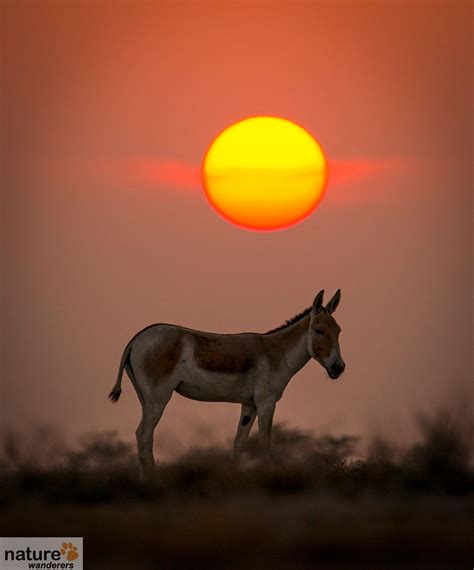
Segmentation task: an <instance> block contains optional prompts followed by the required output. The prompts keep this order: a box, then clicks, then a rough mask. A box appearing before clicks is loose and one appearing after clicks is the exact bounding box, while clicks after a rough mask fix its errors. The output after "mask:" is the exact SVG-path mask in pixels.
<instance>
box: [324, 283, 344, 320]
mask: <svg viewBox="0 0 474 570" xmlns="http://www.w3.org/2000/svg"><path fill="white" fill-rule="evenodd" d="M340 300H341V290H340V289H338V290H337V291H336V292H335V293H334V297H333V298H332V299H331V300H330V301H329V303H328V304H327V305H326V311H327V312H328V313H329V314H330V315H331V314H332V313H334V311H335V310H336V309H337V306H338V305H339V301H340Z"/></svg>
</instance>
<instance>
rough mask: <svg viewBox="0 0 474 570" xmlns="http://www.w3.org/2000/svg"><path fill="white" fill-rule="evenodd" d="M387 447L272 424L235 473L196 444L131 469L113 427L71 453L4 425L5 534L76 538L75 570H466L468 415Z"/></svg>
mask: <svg viewBox="0 0 474 570" xmlns="http://www.w3.org/2000/svg"><path fill="white" fill-rule="evenodd" d="M419 426H420V436H421V437H420V439H419V441H418V442H417V443H416V444H414V445H412V446H411V447H410V448H409V449H405V450H402V449H397V447H396V446H395V445H393V444H391V443H390V442H387V441H384V440H380V439H378V440H377V439H376V440H373V441H372V442H371V443H370V445H369V446H368V450H367V452H366V454H365V458H364V459H363V460H361V459H357V460H356V459H354V457H356V451H357V449H358V447H359V446H360V444H361V442H359V441H358V439H357V438H355V437H352V436H345V437H334V436H322V437H315V436H314V435H312V434H310V433H306V432H302V431H299V430H296V429H289V428H285V427H283V426H276V428H275V430H274V460H273V462H272V463H271V464H265V463H264V462H263V461H262V460H261V455H260V453H259V446H258V441H257V438H256V436H252V437H251V438H250V440H249V442H248V445H247V449H246V454H245V456H244V458H243V461H242V462H241V466H240V467H239V469H238V470H236V469H234V468H232V465H231V462H230V457H229V449H228V448H219V447H206V448H198V449H192V450H190V451H188V452H187V453H186V454H184V455H183V456H181V457H179V458H177V459H176V460H174V461H173V462H170V463H166V464H162V465H160V466H159V472H158V475H157V478H156V481H154V482H153V483H149V484H143V483H141V482H140V481H139V479H138V477H137V466H136V459H135V448H134V446H132V445H131V444H129V443H125V442H123V441H121V440H120V439H119V438H118V437H117V435H116V434H114V433H101V434H92V435H89V436H85V437H83V438H81V439H80V441H79V442H78V444H77V446H76V447H75V448H74V449H68V448H67V447H66V446H65V445H64V444H63V443H62V442H61V440H60V438H59V437H58V435H57V433H56V432H55V431H54V430H50V429H46V428H43V429H41V430H38V432H37V434H36V435H35V438H34V441H32V442H30V444H29V445H26V444H25V443H24V442H23V443H22V441H20V439H19V438H17V437H16V436H15V435H14V434H12V433H9V434H5V435H4V438H3V446H2V454H1V464H0V468H1V472H0V473H1V474H0V507H1V508H2V510H3V513H4V516H3V517H2V518H1V523H0V526H1V528H0V533H1V534H2V536H48V535H50V536H84V544H85V568H110V569H114V568H117V569H120V568H130V569H135V568H137V569H142V568H143V569H148V568H149V569H154V568H156V569H163V568H169V569H171V568H188V567H189V568H191V567H192V568H194V569H197V568H223V569H234V568H246V569H259V568H262V569H266V568H273V569H298V568H341V569H343V568H350V569H355V568H371V569H385V568H387V569H391V568H407V569H412V568H431V569H432V568H443V569H454V568H472V567H474V548H473V547H472V543H473V540H472V536H473V535H474V533H473V531H474V527H473V513H474V466H473V453H472V452H473V448H472V424H471V422H470V421H469V420H468V419H467V418H466V417H459V416H453V415H450V414H448V413H445V412H440V413H438V414H436V415H435V416H433V417H431V418H426V417H424V418H421V419H420V420H419Z"/></svg>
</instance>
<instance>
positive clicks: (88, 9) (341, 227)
mask: <svg viewBox="0 0 474 570" xmlns="http://www.w3.org/2000/svg"><path fill="white" fill-rule="evenodd" d="M0 10H1V15H2V30H1V41H2V45H1V56H2V62H1V73H2V76H1V88H2V100H1V123H2V126H1V137H2V141H1V142H2V159H3V164H2V168H3V172H2V174H1V177H2V183H1V186H2V199H3V207H4V208H3V221H2V234H3V236H2V238H3V239H2V242H3V250H2V256H3V258H2V278H3V283H2V286H3V299H2V300H3V307H2V321H1V322H2V337H3V341H2V349H3V354H2V358H3V363H2V366H1V370H2V400H1V406H2V410H1V415H2V419H3V422H4V423H5V425H6V426H8V427H13V428H17V429H25V428H27V427H28V426H31V425H34V424H37V423H43V422H46V423H52V424H58V425H60V426H61V427H63V428H64V432H65V434H68V435H75V434H77V433H80V432H84V431H89V430H95V429H100V430H101V429H118V430H119V431H120V433H121V434H122V435H123V436H125V437H130V438H131V437H132V436H133V432H134V430H135V428H136V425H137V423H138V421H139V413H140V410H139V404H138V400H137V397H136V395H135V393H134V391H133V389H132V388H131V386H130V383H129V381H128V379H126V380H125V381H124V394H123V396H122V399H121V400H120V403H119V404H118V406H115V407H114V406H111V405H110V404H109V403H108V402H107V399H106V395H107V393H108V392H109V390H110V388H111V386H112V385H113V383H114V381H115V376H116V371H117V368H118V364H119V360H120V357H121V354H122V350H123V348H124V346H125V344H126V343H127V341H128V340H129V338H130V337H131V336H133V335H134V334H135V332H137V331H138V330H140V329H141V328H143V327H144V326H146V325H148V324H150V323H154V322H174V323H179V324H182V325H185V326H189V327H193V328H198V329H204V330H210V331H221V332H239V331H244V330H255V331H265V330H268V329H269V328H273V327H274V326H277V325H278V324H280V323H281V322H283V321H284V320H285V319H287V318H289V317H291V316H292V315H293V314H294V313H296V312H299V311H300V310H302V309H304V308H305V307H306V306H308V305H309V304H310V303H311V302H312V300H313V297H314V295H315V294H316V293H317V292H318V291H319V290H320V289H323V288H324V289H325V290H326V291H327V295H328V297H329V295H332V294H333V292H334V291H335V290H336V289H337V288H338V287H340V288H341V289H342V302H341V305H340V308H339V309H338V311H337V313H336V317H337V319H338V321H339V323H340V325H341V326H342V329H343V333H342V336H341V348H342V354H343V357H344V359H345V361H346V364H347V368H346V372H345V374H344V377H343V379H341V380H340V381H338V382H335V383H334V382H331V381H329V380H328V379H327V376H326V374H325V373H324V371H323V370H322V369H321V368H320V367H319V366H318V365H317V364H316V363H315V362H310V363H309V364H308V365H307V366H306V368H304V369H303V371H302V372H301V373H300V374H298V376H297V377H295V378H294V379H293V380H292V382H291V383H290V385H289V386H288V388H287V390H286V392H285V395H284V397H283V399H282V400H281V401H280V403H279V405H278V407H277V415H276V419H277V420H280V421H286V422H288V423H289V424H290V425H293V426H299V427H302V428H310V429H313V430H315V431H316V432H318V431H321V430H328V429H329V430H333V431H335V432H342V431H348V430H349V431H352V430H354V431H362V432H367V431H368V430H372V431H373V430H378V431H380V432H381V433H389V434H391V435H393V434H397V433H398V434H399V435H400V437H401V438H402V439H403V438H404V437H407V434H409V433H410V430H411V429H412V426H413V416H414V414H415V413H416V412H418V411H420V410H429V409H431V408H433V407H434V406H437V405H439V404H442V403H444V402H448V401H450V400H451V399H452V398H453V395H456V394H464V397H466V395H468V394H470V395H472V384H471V382H472V357H471V346H472V336H471V335H472V332H471V323H472V320H471V315H472V312H471V307H472V305H471V303H472V301H471V260H472V257H471V251H472V241H471V227H472V226H471V223H472V219H471V212H472V209H471V206H472V205H471V185H472V180H471V177H470V176H471V174H470V159H471V152H472V141H471V132H470V121H471V108H470V98H469V97H470V72H471V71H470V64H469V57H470V52H471V49H472V46H471V45H470V43H471V42H470V28H469V22H470V19H471V12H470V3H469V2H465V3H463V2H439V3H438V2H420V3H416V2H406V3H403V2H378V3H375V2H373V3H365V2H357V1H351V2H347V3H344V2H331V3H329V2H324V3H317V2H303V3H296V2H291V3H290V2H288V3H272V2H262V3H257V2H242V3H230V2H220V3H198V2H188V3H185V2H183V3H160V2H155V3H147V4H145V3H140V2H136V3H133V4H132V3H125V2H123V3H118V2H117V3H116V2H107V3H105V2H104V3H102V4H101V3H90V2H82V3H69V2H68V3H56V2H55V3H47V2H37V3H32V2H25V3H22V2H16V3H2V4H1V7H0ZM259 114H265V115H277V116H281V117H285V118H288V119H290V120H294V121H296V122H298V123H299V124H301V125H303V126H304V127H305V128H307V129H308V130H309V131H310V132H311V133H312V134H313V135H314V136H315V137H316V138H317V139H318V141H319V142H320V143H321V145H322V146H323V148H324V149H325V151H326V153H327V156H328V159H329V161H330V164H331V165H332V167H333V170H332V171H331V172H330V181H329V187H328V191H327V194H326V197H325V199H324V200H323V202H322V203H321V205H320V206H319V208H318V209H317V211H316V212H315V213H314V215H313V216H312V217H310V218H309V219H308V220H306V221H305V222H303V223H302V224H300V225H298V226H296V227H294V228H291V229H288V230H285V231H280V232H274V233H255V232H251V231H245V230H242V229H238V228H236V227H234V226H232V225H230V224H229V223H227V222H225V221H224V220H222V219H221V218H220V217H219V216H218V215H217V214H216V213H215V212H214V210H213V209H212V208H211V207H210V206H209V204H208V203H207V202H206V200H205V198H204V195H203V192H202V191H201V189H200V187H199V183H195V180H196V173H197V171H198V170H197V169H198V168H199V164H200V162H201V160H202V157H203V154H204V152H205V151H206V148H207V146H208V145H209V143H210V141H211V140H212V138H213V137H214V136H215V135H216V134H217V133H218V132H219V131H221V130H222V129H223V128H224V127H225V126H227V125H229V124H231V123H233V122H235V121H236V120H238V119H241V118H244V117H247V116H250V115H259ZM238 417H239V407H238V406H236V405H231V404H205V403H199V402H193V401H190V400H185V399H184V398H182V397H181V396H179V395H175V396H174V397H173V399H172V401H171V403H170V405H169V406H168V408H167V410H166V412H165V415H164V418H163V420H162V422H161V424H160V426H159V427H158V433H157V442H158V444H161V445H162V446H165V447H166V449H168V450H169V448H170V447H171V448H174V446H176V449H178V448H179V447H180V446H181V445H187V444H188V443H189V442H190V441H195V440H196V438H199V437H202V438H205V437H209V438H215V439H219V440H222V439H224V438H227V437H229V436H231V435H232V433H233V431H234V428H235V424H236V422H237V421H238Z"/></svg>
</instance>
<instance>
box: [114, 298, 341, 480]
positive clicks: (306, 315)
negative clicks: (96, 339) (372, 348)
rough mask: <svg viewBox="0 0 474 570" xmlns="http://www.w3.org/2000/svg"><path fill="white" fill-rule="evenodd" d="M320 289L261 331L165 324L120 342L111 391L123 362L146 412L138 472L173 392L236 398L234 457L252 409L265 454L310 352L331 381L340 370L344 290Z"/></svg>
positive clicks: (148, 471)
mask: <svg viewBox="0 0 474 570" xmlns="http://www.w3.org/2000/svg"><path fill="white" fill-rule="evenodd" d="M323 296H324V291H320V292H319V293H318V294H317V295H316V297H315V299H314V302H313V304H312V306H311V307H308V308H307V309H305V310H304V311H303V312H302V313H299V314H298V315H296V316H294V317H293V318H291V319H290V320H288V321H286V323H285V324H283V325H281V326H279V327H277V328H275V329H272V330H270V331H268V332H267V333H264V334H262V333H238V334H216V333H208V332H202V331H197V330H193V329H188V328H185V327H181V326H178V325H170V324H155V325H150V326H148V327H146V328H145V329H143V330H141V331H140V332H138V333H137V334H136V335H135V336H134V337H133V338H132V339H131V340H130V342H129V343H128V344H127V346H126V347H125V350H124V352H123V355H122V359H121V361H120V367H119V371H118V377H117V381H116V383H115V385H114V387H113V389H112V391H111V392H110V394H109V398H110V400H111V401H112V402H117V401H118V399H119V398H120V394H121V392H122V388H121V383H122V375H123V370H124V369H125V370H126V372H127V375H128V377H129V378H130V380H131V382H132V384H133V387H134V388H135V391H136V392H137V396H138V399H139V400H140V403H141V405H142V411H143V415H142V420H141V422H140V424H139V426H138V428H137V431H136V436H137V446H138V457H139V462H140V472H141V475H142V477H144V478H148V477H149V476H151V475H152V474H153V473H154V471H155V460H154V457H153V432H154V430H155V428H156V426H157V424H158V422H159V421H160V418H161V416H162V414H163V411H164V409H165V407H166V404H167V403H168V402H169V400H170V398H171V396H172V394H173V392H178V394H181V395H182V396H185V397H186V398H190V399H192V400H201V401H204V402H234V403H237V404H241V407H242V409H241V413H240V419H239V424H238V428H237V434H236V436H235V439H234V450H233V454H234V460H235V461H236V462H237V461H238V458H239V456H240V453H241V451H242V448H243V446H244V444H245V442H246V440H247V438H248V435H249V433H250V430H251V428H252V425H253V423H254V421H255V418H256V417H257V415H258V429H259V439H260V442H261V444H262V447H263V449H264V450H265V451H266V453H267V454H269V453H270V443H271V431H272V422H273V414H274V412H275V405H276V403H277V402H278V400H280V398H281V397H282V394H283V391H284V390H285V388H286V386H287V384H288V382H289V381H290V380H291V378H292V377H293V376H294V375H295V374H296V373H297V372H298V371H299V370H300V369H301V368H302V367H303V366H304V365H305V364H306V363H307V362H308V361H309V360H310V358H314V359H315V360H317V362H319V364H321V366H323V367H324V368H325V369H326V371H327V373H328V375H329V377H330V378H332V379H333V380H335V379H336V378H339V376H340V375H341V374H342V372H343V371H344V368H345V364H344V361H343V360H342V357H341V351H340V347H339V333H340V332H341V328H340V327H339V325H338V324H337V322H336V321H335V319H334V317H333V316H332V315H333V313H334V311H335V310H336V308H337V306H338V305H339V301H340V299H341V291H340V289H338V290H337V292H336V293H335V295H334V296H333V297H332V299H331V300H330V301H329V302H328V303H327V305H326V306H323Z"/></svg>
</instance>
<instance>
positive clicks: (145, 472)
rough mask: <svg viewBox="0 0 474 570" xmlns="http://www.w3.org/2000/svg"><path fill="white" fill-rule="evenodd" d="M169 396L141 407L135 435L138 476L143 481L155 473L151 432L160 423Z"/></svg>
mask: <svg viewBox="0 0 474 570" xmlns="http://www.w3.org/2000/svg"><path fill="white" fill-rule="evenodd" d="M170 397H171V394H170V396H169V397H168V398H167V399H164V400H161V401H159V402H154V403H146V404H145V405H144V406H143V416H142V421H141V422H140V424H139V426H138V428H137V431H136V435H137V446H138V459H139V462H140V474H141V477H142V478H143V479H149V478H150V477H152V476H153V474H154V473H155V458H154V457H153V432H154V431H155V428H156V426H157V424H158V422H159V421H160V418H161V416H162V415H163V412H164V410H165V408H166V404H167V403H168V401H169V399H170Z"/></svg>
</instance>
